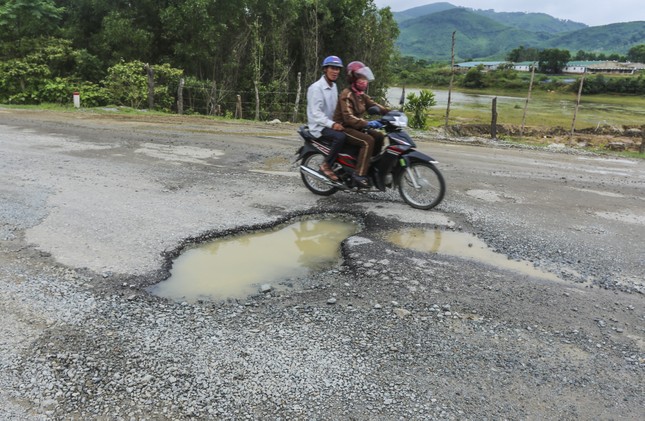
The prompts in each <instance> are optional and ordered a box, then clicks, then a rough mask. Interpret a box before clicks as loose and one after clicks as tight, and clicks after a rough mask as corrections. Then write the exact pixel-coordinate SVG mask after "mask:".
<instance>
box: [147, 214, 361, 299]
mask: <svg viewBox="0 0 645 421" xmlns="http://www.w3.org/2000/svg"><path fill="white" fill-rule="evenodd" d="M359 230H360V227H359V225H358V224H357V223H355V222H351V221H348V220H346V219H342V218H333V219H325V220H321V219H309V220H302V221H298V222H294V223H292V224H290V225H287V226H282V227H280V228H278V229H274V230H264V231H259V232H254V233H247V234H243V235H235V236H231V237H225V238H219V239H217V240H214V241H211V242H208V243H204V244H202V245H200V246H199V247H195V248H191V249H189V250H187V251H185V252H184V253H182V254H181V255H180V256H179V257H177V258H176V259H175V260H174V261H173V264H172V269H171V270H170V277H169V278H168V279H167V280H165V281H163V282H160V283H159V284H157V285H155V286H154V287H152V288H151V289H150V292H151V293H153V294H155V295H158V296H161V297H165V298H170V299H173V300H177V301H196V300H222V299H227V298H244V297H246V296H248V295H251V294H254V293H257V292H258V290H259V286H260V285H262V284H271V285H272V286H273V287H278V285H277V284H276V283H278V282H281V281H286V280H291V279H297V278H302V277H304V276H307V275H308V274H310V273H312V272H314V271H320V270H325V269H329V268H331V267H333V266H334V265H336V264H338V263H339V260H340V243H341V242H342V241H343V240H345V239H346V238H348V237H350V236H352V235H354V234H356V233H357V232H358V231H359Z"/></svg>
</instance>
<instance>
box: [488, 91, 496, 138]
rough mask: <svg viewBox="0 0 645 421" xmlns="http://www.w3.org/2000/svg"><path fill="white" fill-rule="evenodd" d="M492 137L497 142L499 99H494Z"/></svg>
mask: <svg viewBox="0 0 645 421" xmlns="http://www.w3.org/2000/svg"><path fill="white" fill-rule="evenodd" d="M490 137H491V139H494V140H497V97H495V98H493V109H492V118H491V122H490Z"/></svg>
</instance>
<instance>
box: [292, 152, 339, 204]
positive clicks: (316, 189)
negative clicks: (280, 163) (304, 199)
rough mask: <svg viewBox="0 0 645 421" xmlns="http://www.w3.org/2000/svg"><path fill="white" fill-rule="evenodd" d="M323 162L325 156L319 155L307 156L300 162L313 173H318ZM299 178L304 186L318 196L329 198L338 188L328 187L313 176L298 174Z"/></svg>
mask: <svg viewBox="0 0 645 421" xmlns="http://www.w3.org/2000/svg"><path fill="white" fill-rule="evenodd" d="M324 161H325V155H323V154H321V153H312V154H309V155H307V156H306V157H304V158H303V160H302V165H303V166H305V167H307V168H310V169H312V170H313V171H315V172H318V171H319V169H320V165H321V164H322V163H323V162H324ZM300 177H302V182H303V183H305V186H306V187H307V188H308V189H309V190H310V191H311V192H312V193H313V194H317V195H319V196H331V195H332V194H334V193H336V192H337V191H338V188H336V187H334V186H330V185H329V184H328V183H326V182H325V181H323V180H320V179H318V178H316V177H315V176H313V175H310V174H307V173H304V172H302V171H301V172H300Z"/></svg>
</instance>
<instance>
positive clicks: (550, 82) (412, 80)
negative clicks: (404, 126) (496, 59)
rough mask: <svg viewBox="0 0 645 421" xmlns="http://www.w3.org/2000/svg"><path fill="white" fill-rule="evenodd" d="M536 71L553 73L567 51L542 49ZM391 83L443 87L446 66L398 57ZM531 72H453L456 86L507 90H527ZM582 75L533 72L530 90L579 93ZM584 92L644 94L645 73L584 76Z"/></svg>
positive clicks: (503, 68) (447, 78)
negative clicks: (533, 77)
mask: <svg viewBox="0 0 645 421" xmlns="http://www.w3.org/2000/svg"><path fill="white" fill-rule="evenodd" d="M539 56H540V61H538V71H544V72H553V71H554V70H557V69H559V68H560V67H562V66H564V63H565V60H564V59H565V58H566V57H567V56H568V52H566V51H562V50H553V49H550V50H544V51H542V52H540V54H539ZM391 66H392V68H391V71H392V74H394V75H395V78H394V82H395V83H396V84H397V85H400V86H418V87H427V88H446V87H448V85H449V83H450V76H451V73H452V72H451V69H450V66H449V65H446V64H439V63H429V62H427V61H425V60H416V59H414V58H412V57H399V58H398V59H396V60H394V61H393V62H392V64H391ZM530 79H531V74H530V73H529V72H519V71H516V70H514V69H513V68H512V66H510V65H507V64H502V65H500V66H499V67H498V68H497V69H496V70H491V71H486V70H485V69H484V66H483V65H479V66H476V67H473V68H471V69H469V70H468V71H467V72H465V73H462V72H457V73H456V74H455V86H457V87H459V88H464V89H496V90H498V91H499V90H507V91H510V92H516V93H517V92H522V93H525V92H526V91H528V88H529V83H530ZM580 80H581V75H562V74H555V75H554V74H545V73H536V74H535V80H534V85H533V89H534V90H535V91H546V92H552V91H556V92H565V93H568V92H573V93H577V92H578V87H579V86H580V85H579V82H580ZM583 93H584V94H587V95H588V94H602V93H606V94H625V95H644V94H645V72H640V73H639V74H638V75H600V74H599V75H586V77H585V82H584V85H583Z"/></svg>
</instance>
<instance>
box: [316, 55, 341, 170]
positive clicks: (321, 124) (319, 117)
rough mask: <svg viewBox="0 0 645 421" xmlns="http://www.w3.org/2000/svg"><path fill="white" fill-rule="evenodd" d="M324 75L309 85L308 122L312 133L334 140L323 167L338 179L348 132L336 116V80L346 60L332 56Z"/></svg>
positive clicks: (325, 64)
mask: <svg viewBox="0 0 645 421" xmlns="http://www.w3.org/2000/svg"><path fill="white" fill-rule="evenodd" d="M322 68H323V76H322V77H321V78H320V79H319V80H318V81H317V82H314V83H313V84H312V85H311V86H309V89H307V126H308V128H309V133H311V134H312V135H313V136H315V137H316V138H327V139H330V140H331V142H332V146H331V149H330V151H329V155H327V158H326V159H325V162H323V163H322V165H321V166H320V171H321V172H322V173H323V174H324V175H325V176H326V177H327V178H329V179H330V180H332V181H334V182H337V181H338V177H337V176H336V174H334V172H333V171H332V169H331V166H332V165H333V163H334V161H335V160H336V157H337V156H338V153H339V152H340V150H341V149H342V147H343V144H344V143H345V133H344V132H343V125H342V124H341V123H340V122H334V120H333V116H334V111H335V109H336V105H337V103H338V88H337V87H336V80H337V79H338V76H339V75H340V69H342V68H343V62H342V60H341V59H340V58H338V57H336V56H329V57H327V58H325V59H324V60H323V63H322Z"/></svg>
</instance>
